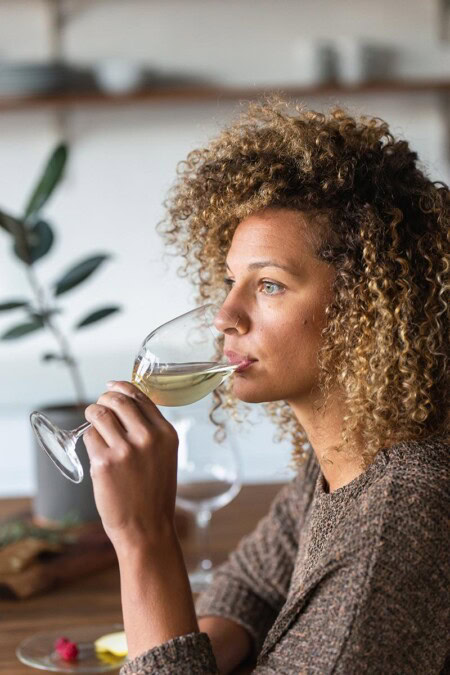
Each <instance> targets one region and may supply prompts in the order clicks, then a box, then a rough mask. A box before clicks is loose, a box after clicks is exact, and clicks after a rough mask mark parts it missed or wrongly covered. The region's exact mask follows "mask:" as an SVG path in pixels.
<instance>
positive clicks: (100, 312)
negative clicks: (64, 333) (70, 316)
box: [75, 306, 120, 328]
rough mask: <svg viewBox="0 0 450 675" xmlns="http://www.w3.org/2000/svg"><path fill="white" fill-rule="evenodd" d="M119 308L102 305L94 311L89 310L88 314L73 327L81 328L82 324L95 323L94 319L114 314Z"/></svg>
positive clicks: (98, 319) (97, 319)
mask: <svg viewBox="0 0 450 675" xmlns="http://www.w3.org/2000/svg"><path fill="white" fill-rule="evenodd" d="M119 310H120V307H118V306H113V307H103V308H102V309H96V310H95V312H91V314H88V315H87V316H86V317H85V318H84V319H83V320H82V321H80V322H79V323H77V324H76V326H75V328H83V327H84V326H89V324H91V323H95V322H96V321H100V319H104V318H105V317H106V316H109V315H110V314H114V313H115V312H118V311H119Z"/></svg>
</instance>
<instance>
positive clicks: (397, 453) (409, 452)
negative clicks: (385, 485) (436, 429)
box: [383, 438, 450, 486]
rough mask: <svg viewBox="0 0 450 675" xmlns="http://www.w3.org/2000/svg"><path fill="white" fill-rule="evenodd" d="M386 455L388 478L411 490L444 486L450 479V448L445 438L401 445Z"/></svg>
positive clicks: (388, 450) (387, 451)
mask: <svg viewBox="0 0 450 675" xmlns="http://www.w3.org/2000/svg"><path fill="white" fill-rule="evenodd" d="M383 452H384V454H385V457H386V474H387V475H388V476H390V477H392V478H395V479H397V480H401V481H402V482H404V481H408V482H409V483H410V485H411V486H414V485H420V484H424V483H425V484H428V485H431V484H433V485H436V484H445V483H447V482H448V480H449V478H450V465H449V455H450V444H449V443H448V441H447V440H446V439H444V438H430V439H427V440H420V441H412V440H411V441H402V442H400V443H396V444H395V445H393V446H391V447H390V448H383Z"/></svg>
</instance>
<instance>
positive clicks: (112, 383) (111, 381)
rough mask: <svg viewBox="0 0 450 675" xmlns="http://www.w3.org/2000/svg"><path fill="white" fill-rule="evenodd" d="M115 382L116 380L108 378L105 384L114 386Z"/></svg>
mask: <svg viewBox="0 0 450 675" xmlns="http://www.w3.org/2000/svg"><path fill="white" fill-rule="evenodd" d="M115 384H116V380H109V382H107V383H106V386H107V387H114V385H115Z"/></svg>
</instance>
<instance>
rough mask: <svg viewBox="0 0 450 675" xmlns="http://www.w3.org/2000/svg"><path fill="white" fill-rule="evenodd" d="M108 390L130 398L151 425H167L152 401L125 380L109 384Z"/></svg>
mask: <svg viewBox="0 0 450 675" xmlns="http://www.w3.org/2000/svg"><path fill="white" fill-rule="evenodd" d="M108 384H109V383H108ZM109 389H110V391H117V392H121V393H123V394H126V395H127V396H129V397H130V398H132V399H133V400H134V401H135V402H136V403H137V405H138V406H139V408H140V409H141V410H142V412H143V414H144V415H145V417H147V419H149V420H150V422H153V424H156V425H157V426H160V425H162V426H163V427H165V426H166V425H167V420H166V418H165V417H164V416H163V415H162V414H161V413H160V411H159V410H158V408H157V407H156V405H155V404H154V403H153V401H151V400H150V399H149V397H148V396H146V395H145V394H143V393H142V391H141V390H140V389H138V388H137V387H136V385H134V384H132V383H131V382H127V381H126V380H118V381H117V382H111V386H110V387H109Z"/></svg>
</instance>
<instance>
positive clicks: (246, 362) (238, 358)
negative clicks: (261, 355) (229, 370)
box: [224, 350, 257, 373]
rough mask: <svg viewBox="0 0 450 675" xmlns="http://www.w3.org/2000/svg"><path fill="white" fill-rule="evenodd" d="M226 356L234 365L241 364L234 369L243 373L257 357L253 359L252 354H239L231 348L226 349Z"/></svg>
mask: <svg viewBox="0 0 450 675" xmlns="http://www.w3.org/2000/svg"><path fill="white" fill-rule="evenodd" d="M224 354H225V356H226V357H227V359H228V361H229V362H230V363H231V364H232V365H236V364H239V367H238V368H236V370H235V371H234V372H235V373H241V372H242V371H243V370H245V369H246V368H248V367H249V366H251V365H252V363H255V361H257V359H252V358H251V357H250V356H248V355H246V356H244V355H242V354H238V353H237V352H232V351H229V350H226V351H224Z"/></svg>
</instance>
